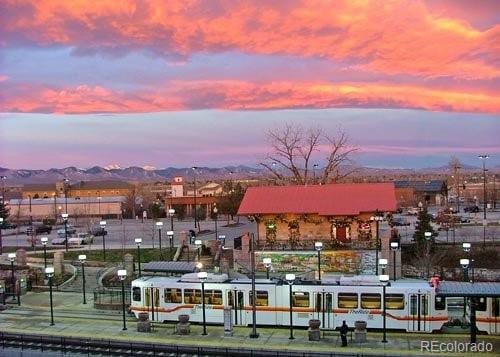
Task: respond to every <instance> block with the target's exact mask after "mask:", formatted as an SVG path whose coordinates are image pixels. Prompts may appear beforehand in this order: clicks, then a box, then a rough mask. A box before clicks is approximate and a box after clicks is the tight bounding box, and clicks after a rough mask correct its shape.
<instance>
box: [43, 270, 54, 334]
mask: <svg viewBox="0 0 500 357" xmlns="http://www.w3.org/2000/svg"><path fill="white" fill-rule="evenodd" d="M45 275H46V276H47V278H48V279H49V296H50V326H54V306H53V303H52V277H53V276H54V267H47V268H45Z"/></svg>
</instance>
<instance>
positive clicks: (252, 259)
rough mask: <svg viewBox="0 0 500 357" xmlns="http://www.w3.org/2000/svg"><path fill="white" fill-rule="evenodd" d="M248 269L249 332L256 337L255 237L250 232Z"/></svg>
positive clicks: (252, 336)
mask: <svg viewBox="0 0 500 357" xmlns="http://www.w3.org/2000/svg"><path fill="white" fill-rule="evenodd" d="M250 269H251V270H252V296H253V299H252V332H251V333H250V335H249V337H250V338H258V337H259V334H258V333H257V304H256V300H257V299H256V292H255V237H254V234H253V233H250Z"/></svg>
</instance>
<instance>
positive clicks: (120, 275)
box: [118, 269, 127, 331]
mask: <svg viewBox="0 0 500 357" xmlns="http://www.w3.org/2000/svg"><path fill="white" fill-rule="evenodd" d="M118 278H119V279H120V281H121V282H122V316H123V328H122V330H123V331H125V330H126V329H127V325H126V322H125V279H126V278H127V271H126V270H125V269H120V270H118Z"/></svg>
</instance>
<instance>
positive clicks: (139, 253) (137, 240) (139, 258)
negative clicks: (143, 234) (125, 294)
mask: <svg viewBox="0 0 500 357" xmlns="http://www.w3.org/2000/svg"><path fill="white" fill-rule="evenodd" d="M141 243H142V238H136V239H135V245H136V246H137V261H138V262H139V277H141Z"/></svg>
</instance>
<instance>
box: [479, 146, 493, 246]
mask: <svg viewBox="0 0 500 357" xmlns="http://www.w3.org/2000/svg"><path fill="white" fill-rule="evenodd" d="M489 157H490V156H489V155H488V154H482V155H478V158H480V159H481V161H482V162H483V247H484V246H486V225H487V221H486V207H487V206H486V171H488V170H486V159H488V158H489Z"/></svg>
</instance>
